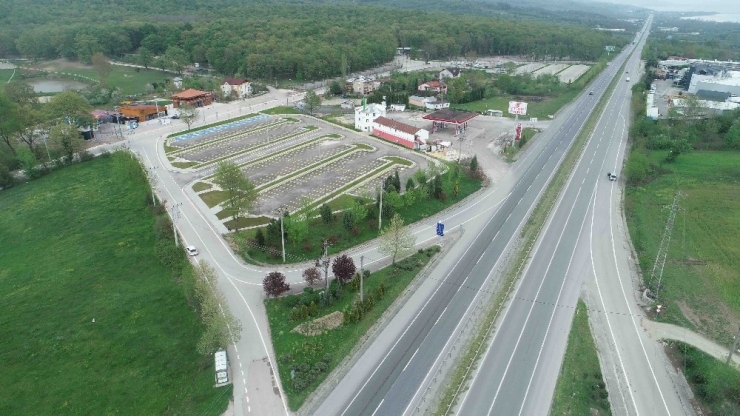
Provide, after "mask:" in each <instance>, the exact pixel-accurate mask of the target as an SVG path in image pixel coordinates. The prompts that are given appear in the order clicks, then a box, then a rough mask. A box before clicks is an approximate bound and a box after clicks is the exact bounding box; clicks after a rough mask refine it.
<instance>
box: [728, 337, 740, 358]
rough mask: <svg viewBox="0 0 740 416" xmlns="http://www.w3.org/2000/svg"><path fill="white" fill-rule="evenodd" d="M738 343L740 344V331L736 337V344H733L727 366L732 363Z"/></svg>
mask: <svg viewBox="0 0 740 416" xmlns="http://www.w3.org/2000/svg"><path fill="white" fill-rule="evenodd" d="M738 342H740V329H738V330H737V335H735V342H733V343H732V348H730V353H729V354H728V355H727V365H730V361H732V353H733V352H735V350H736V349H737V344H738Z"/></svg>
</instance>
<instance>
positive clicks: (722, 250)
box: [625, 151, 740, 345]
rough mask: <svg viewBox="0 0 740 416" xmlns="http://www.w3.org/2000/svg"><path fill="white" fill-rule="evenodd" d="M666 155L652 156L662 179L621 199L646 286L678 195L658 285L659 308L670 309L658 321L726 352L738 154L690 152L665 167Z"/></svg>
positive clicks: (732, 322) (737, 275)
mask: <svg viewBox="0 0 740 416" xmlns="http://www.w3.org/2000/svg"><path fill="white" fill-rule="evenodd" d="M665 156H666V153H665V152H657V151H656V152H652V153H651V154H650V158H651V159H652V160H653V161H654V162H655V163H656V164H662V168H663V169H664V170H666V173H664V174H662V175H660V176H659V177H658V178H657V179H655V180H654V181H653V182H651V183H649V184H647V185H644V186H642V187H628V188H627V192H626V199H625V211H626V214H627V223H628V226H629V230H630V235H631V237H632V242H633V244H634V246H635V249H636V250H637V253H638V257H639V262H640V267H641V269H642V273H643V277H644V279H645V281H646V282H647V281H648V280H649V279H650V273H651V271H652V268H653V264H654V262H655V257H656V254H657V250H658V247H659V245H660V242H661V238H662V236H663V231H664V229H665V224H666V220H667V218H668V213H669V210H668V209H666V208H665V207H666V206H669V205H670V204H671V203H672V201H673V197H674V194H675V193H676V192H677V191H681V192H683V193H684V195H683V197H681V199H680V204H679V206H680V210H679V211H678V212H677V214H676V219H675V223H674V226H673V233H672V238H671V242H670V247H669V251H668V257H667V261H666V263H665V270H664V272H663V277H662V282H661V283H662V285H663V286H662V290H661V291H660V303H662V304H663V305H666V306H667V308H666V311H665V313H664V314H661V316H660V317H659V319H660V320H661V321H667V322H671V323H676V324H679V325H683V326H687V327H689V328H692V329H694V330H697V331H699V332H701V333H703V334H705V335H707V336H709V337H711V338H713V339H715V340H717V341H719V342H720V343H722V344H723V345H728V344H729V342H731V341H730V340H731V337H732V335H734V333H735V332H736V331H737V325H738V323H739V322H740V285H738V284H737V283H738V281H739V280H740V152H732V151H724V152H708V151H694V152H692V153H688V154H682V155H681V156H680V157H679V158H678V159H677V160H676V162H674V163H670V164H669V163H664V162H663V160H664V159H665ZM656 281H657V278H656ZM654 283H655V282H653V286H654Z"/></svg>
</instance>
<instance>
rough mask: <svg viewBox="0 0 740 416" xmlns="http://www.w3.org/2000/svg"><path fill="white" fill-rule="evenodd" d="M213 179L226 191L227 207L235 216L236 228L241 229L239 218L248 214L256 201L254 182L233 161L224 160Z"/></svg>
mask: <svg viewBox="0 0 740 416" xmlns="http://www.w3.org/2000/svg"><path fill="white" fill-rule="evenodd" d="M213 181H214V182H215V183H216V184H217V185H218V186H220V187H221V189H223V190H224V191H225V192H226V201H225V202H224V204H225V205H226V209H227V210H228V212H229V213H230V214H231V215H232V216H233V218H234V224H235V228H236V230H237V231H238V230H239V219H240V218H242V217H243V216H244V215H246V214H247V213H248V212H249V210H250V209H252V205H253V204H254V201H255V200H256V199H257V191H256V190H255V188H254V184H253V183H252V181H250V180H249V179H248V178H247V177H246V176H244V174H243V173H242V171H241V170H240V169H239V166H237V165H236V164H235V163H233V162H229V161H223V162H220V163H219V164H218V166H217V167H216V172H215V173H214V179H213Z"/></svg>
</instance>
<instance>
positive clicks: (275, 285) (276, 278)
mask: <svg viewBox="0 0 740 416" xmlns="http://www.w3.org/2000/svg"><path fill="white" fill-rule="evenodd" d="M262 288H263V289H264V290H265V293H267V295H268V296H272V297H278V296H280V295H282V294H283V293H285V292H287V291H289V290H290V285H289V284H288V282H286V281H285V275H284V274H282V273H280V272H277V271H276V272H270V273H269V274H268V275H267V276H265V278H264V279H262Z"/></svg>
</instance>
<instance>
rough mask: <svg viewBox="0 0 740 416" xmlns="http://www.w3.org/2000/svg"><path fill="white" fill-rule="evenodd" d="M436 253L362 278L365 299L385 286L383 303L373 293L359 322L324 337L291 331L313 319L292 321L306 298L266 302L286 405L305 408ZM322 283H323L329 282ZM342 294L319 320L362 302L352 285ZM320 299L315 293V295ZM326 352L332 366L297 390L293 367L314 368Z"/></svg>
mask: <svg viewBox="0 0 740 416" xmlns="http://www.w3.org/2000/svg"><path fill="white" fill-rule="evenodd" d="M438 251H439V247H438V246H434V247H430V248H428V249H426V250H424V251H423V252H421V253H414V254H413V255H412V256H411V257H409V258H407V259H404V260H401V261H399V262H397V263H396V264H397V266H389V267H386V268H384V269H382V270H379V271H377V272H374V273H372V274H371V275H370V277H369V278H367V279H365V280H364V289H365V292H364V293H365V296H366V298H367V297H368V296H369V295H370V294H377V290H378V287H380V285H381V284H382V285H383V286H384V288H385V294H384V296H383V297H382V299H380V300H378V298H377V295H375V304H374V306H373V308H372V309H370V310H369V311H368V312H367V313H366V315H365V316H364V318H363V319H362V320H361V321H360V322H357V323H350V324H346V325H341V326H339V327H337V328H335V329H331V330H327V331H324V333H322V334H320V335H316V336H310V337H309V336H306V335H302V334H299V333H297V332H291V330H292V329H293V328H295V327H296V326H298V325H299V324H301V323H304V322H307V321H311V320H312V319H314V318H304V319H300V320H292V319H291V311H292V309H293V307H294V306H298V307H300V305H301V302H302V296H304V295H292V296H286V297H282V298H278V299H267V300H265V308H266V309H267V317H268V320H269V322H270V333H271V335H272V342H273V346H274V347H275V355H276V356H277V357H278V371H279V372H280V379H281V380H282V381H283V389H284V390H285V393H286V396H287V398H288V407H290V408H291V409H293V410H296V409H298V408H299V407H300V406H301V405H302V404H303V402H304V401H305V400H306V398H307V397H308V395H309V394H310V392H312V391H313V390H314V389H316V387H317V386H318V385H319V384H320V383H321V382H322V381H323V380H324V379H325V378H326V376H327V374H329V373H330V372H331V371H332V370H333V369H334V367H336V365H337V364H338V363H340V362H341V361H342V360H343V359H344V357H345V356H346V355H347V354H349V353H350V351H352V348H354V346H355V344H357V342H358V341H359V340H360V338H362V337H363V336H365V335H366V334H367V332H368V330H369V329H370V327H372V326H373V324H375V322H376V321H377V320H378V319H379V318H380V316H381V315H382V314H383V312H384V311H385V310H386V309H387V308H388V307H389V306H390V305H391V304H392V303H393V301H394V300H395V299H396V298H397V297H398V296H399V295H400V294H401V293H402V292H403V291H404V289H406V286H408V284H409V283H410V282H411V281H412V280H413V279H414V277H416V275H417V274H418V273H419V271H421V269H422V268H423V267H424V266H425V265H426V264H427V263H428V262H429V261H430V260H431V258H432V256H433V255H434V253H436V252H438ZM357 271H358V272H359V265H357ZM322 283H323V285H325V282H322ZM323 285H321V288H323V287H324V286H323ZM321 288H319V290H320V289H321ZM342 292H343V296H342V297H341V298H340V299H339V300H337V301H335V302H334V304H333V305H331V306H329V307H323V306H319V307H318V317H322V316H325V315H328V314H330V313H332V312H334V311H343V310H345V309H347V308H349V307H350V305H351V304H352V303H353V302H354V301H356V300H358V299H359V291H358V290H356V289H353V288H352V285H350V284H345V285H344V289H343V290H342ZM305 296H306V298H305V299H306V301H309V300H311V299H312V296H311V295H305ZM317 296H318V295H314V297H317ZM325 354H329V357H328V358H329V359H328V360H326V362H327V364H328V368H327V369H326V370H324V371H323V372H321V373H320V374H318V375H317V378H316V379H315V380H313V382H312V383H310V384H309V385H308V386H307V387H306V388H304V389H301V390H298V389H296V388H295V386H294V385H293V383H292V382H291V377H290V370H291V368H292V367H293V366H300V365H301V364H308V365H309V366H311V367H313V366H314V365H315V363H316V362H318V361H321V360H322V359H323V358H324V355H325Z"/></svg>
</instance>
